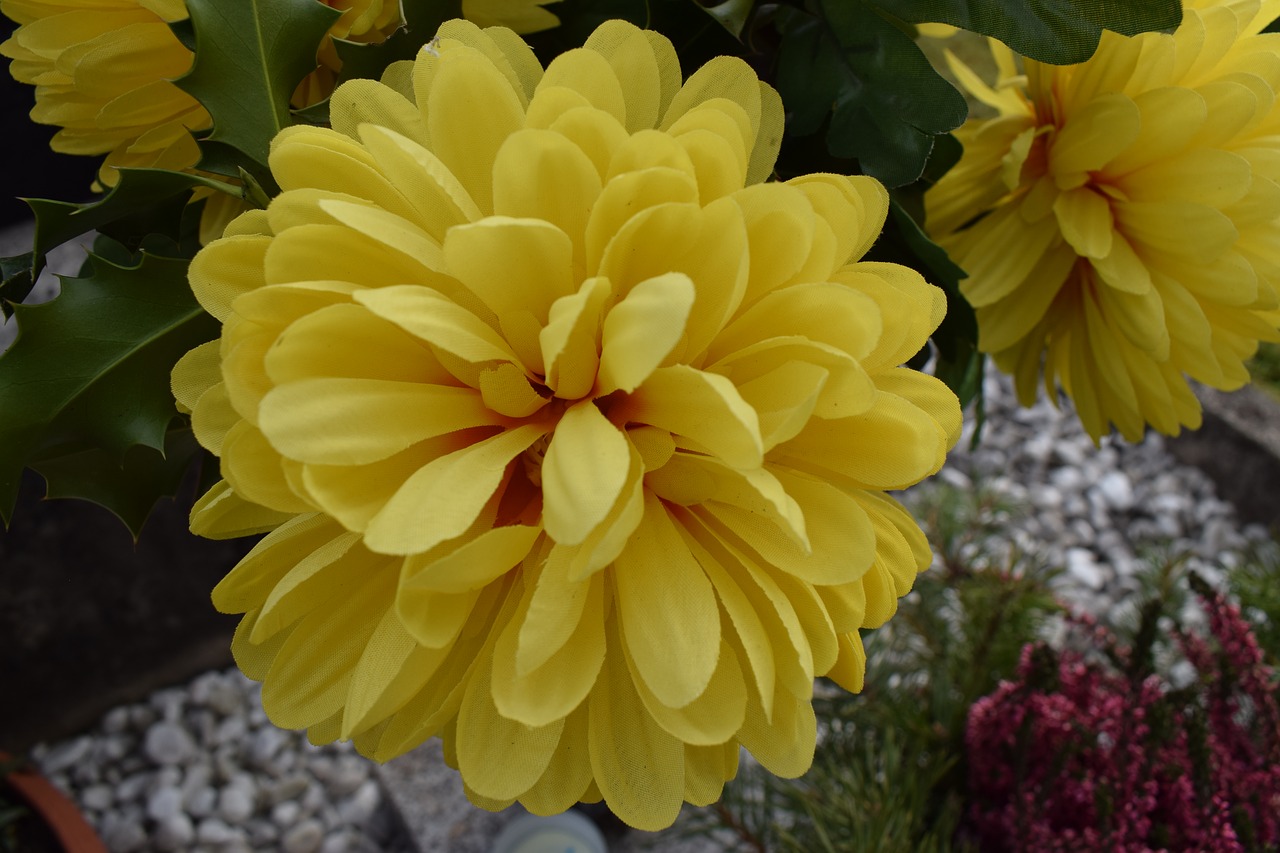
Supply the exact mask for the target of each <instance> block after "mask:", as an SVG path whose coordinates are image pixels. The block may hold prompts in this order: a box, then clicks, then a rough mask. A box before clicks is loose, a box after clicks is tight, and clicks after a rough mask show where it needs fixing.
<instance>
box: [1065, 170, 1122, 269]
mask: <svg viewBox="0 0 1280 853" xmlns="http://www.w3.org/2000/svg"><path fill="white" fill-rule="evenodd" d="M1053 212H1054V213H1055V214H1056V215H1057V217H1058V227H1059V228H1061V229H1062V236H1063V238H1064V239H1065V240H1066V241H1067V242H1068V243H1070V244H1071V246H1072V248H1074V249H1075V250H1076V252H1077V253H1079V254H1080V255H1082V256H1084V257H1087V258H1105V257H1106V256H1107V255H1108V254H1109V253H1110V252H1111V237H1112V233H1113V231H1112V227H1113V226H1112V220H1111V205H1110V204H1109V203H1108V202H1107V200H1106V199H1105V198H1103V197H1102V196H1101V195H1099V194H1098V193H1096V192H1094V191H1093V190H1091V189H1089V188H1088V187H1079V188H1078V189H1074V190H1071V191H1069V192H1064V193H1062V194H1061V195H1059V196H1058V200H1057V201H1055V202H1054V203H1053Z"/></svg>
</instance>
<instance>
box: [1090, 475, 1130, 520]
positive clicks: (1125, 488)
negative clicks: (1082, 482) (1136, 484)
mask: <svg viewBox="0 0 1280 853" xmlns="http://www.w3.org/2000/svg"><path fill="white" fill-rule="evenodd" d="M1098 491H1099V492H1101V493H1102V497H1103V498H1104V499H1105V500H1106V502H1107V504H1108V505H1109V506H1110V507H1111V508H1112V509H1115V510H1118V511H1120V512H1125V511H1127V510H1130V509H1132V508H1133V483H1131V482H1130V481H1129V477H1128V476H1127V475H1126V474H1125V473H1124V472H1123V471H1108V472H1107V473H1106V474H1104V475H1103V476H1102V479H1101V480H1099V481H1098Z"/></svg>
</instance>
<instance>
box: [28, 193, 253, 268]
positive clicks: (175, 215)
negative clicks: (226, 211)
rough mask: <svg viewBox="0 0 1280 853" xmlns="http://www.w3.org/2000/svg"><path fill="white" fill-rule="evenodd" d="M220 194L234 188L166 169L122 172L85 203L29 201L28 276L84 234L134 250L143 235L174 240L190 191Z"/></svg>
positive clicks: (46, 200) (35, 199) (45, 200)
mask: <svg viewBox="0 0 1280 853" xmlns="http://www.w3.org/2000/svg"><path fill="white" fill-rule="evenodd" d="M199 186H205V187H212V188H215V189H218V190H220V191H223V190H227V189H232V190H234V191H235V192H237V193H238V192H239V190H238V189H236V188H234V187H230V186H229V185H228V184H225V183H222V182H220V181H216V180H213V179H211V178H205V177H201V176H199V175H192V174H188V173H186V172H170V171H168V170H167V169H121V170H120V181H119V182H118V183H117V184H116V185H115V186H114V187H113V188H112V189H111V191H110V192H109V193H107V194H106V195H105V196H103V197H102V198H101V199H99V200H98V201H95V202H92V203H90V204H71V203H70V202H65V201H53V200H51V199H43V198H32V199H27V200H26V201H27V205H28V206H29V207H30V208H31V211H32V212H33V213H34V214H35V217H36V236H35V246H34V249H33V254H32V276H33V278H34V277H35V276H36V275H39V272H40V268H41V267H42V266H43V265H44V256H45V254H46V253H47V252H49V250H51V249H53V248H56V247H57V246H61V245H62V244H63V243H65V242H67V241H68V240H70V239H72V238H74V237H79V236H80V235H81V234H85V233H87V232H89V231H93V230H98V231H101V232H103V233H105V234H109V235H111V236H112V237H114V238H115V239H117V240H119V241H120V242H121V243H123V244H124V245H126V246H128V247H131V248H136V247H137V246H138V245H140V244H141V242H142V239H143V238H144V237H146V235H148V234H152V233H164V234H170V236H174V237H175V238H176V237H177V235H178V232H177V228H178V225H179V224H180V221H181V218H182V216H181V215H182V208H183V207H184V206H185V205H186V203H187V201H188V200H189V199H190V197H191V191H192V189H193V188H195V187H199Z"/></svg>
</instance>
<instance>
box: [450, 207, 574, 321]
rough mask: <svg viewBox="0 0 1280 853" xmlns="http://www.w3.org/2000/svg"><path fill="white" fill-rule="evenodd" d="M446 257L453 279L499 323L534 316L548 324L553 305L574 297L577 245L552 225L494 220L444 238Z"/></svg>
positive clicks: (462, 226)
mask: <svg viewBox="0 0 1280 853" xmlns="http://www.w3.org/2000/svg"><path fill="white" fill-rule="evenodd" d="M444 256H445V259H446V260H447V261H448V264H449V272H450V274H451V275H453V276H454V277H456V278H457V279H458V280H459V281H461V282H462V283H463V284H464V285H465V286H466V287H467V289H468V290H470V291H471V292H472V293H474V294H475V295H476V296H478V297H479V298H480V300H481V301H482V302H483V303H484V304H485V305H486V306H487V307H488V308H489V310H491V311H493V313H494V314H496V315H497V316H498V317H499V318H501V317H504V316H506V315H507V314H510V313H512V312H516V311H529V312H531V313H532V314H533V316H534V317H535V318H537V319H538V321H539V322H541V323H545V322H546V320H547V312H548V311H549V310H550V308H551V304H552V303H553V302H555V301H556V300H557V299H559V298H560V297H562V296H567V295H569V294H571V293H573V292H574V287H573V243H572V241H570V239H569V237H568V236H567V235H566V234H565V232H564V231H561V230H560V229H559V228H557V227H556V226H555V225H552V224H551V223H549V222H543V221H541V220H538V219H513V218H511V217H508V216H490V217H487V218H485V219H482V220H480V221H479V222H476V223H474V224H471V225H461V226H458V227H456V228H453V229H451V230H450V231H449V236H448V237H446V238H445V243H444ZM515 282H519V286H518V287H517V286H513V285H514V283H515Z"/></svg>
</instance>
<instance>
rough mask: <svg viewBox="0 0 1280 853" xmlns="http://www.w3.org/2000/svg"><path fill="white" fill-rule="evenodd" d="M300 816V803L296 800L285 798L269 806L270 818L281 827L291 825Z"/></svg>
mask: <svg viewBox="0 0 1280 853" xmlns="http://www.w3.org/2000/svg"><path fill="white" fill-rule="evenodd" d="M301 816H302V804H301V803H299V802H298V801H297V800H285V801H284V802H282V803H276V804H275V805H274V806H272V807H271V820H273V821H274V822H275V824H276V826H279V827H281V828H285V827H290V826H293V825H294V824H295V823H297V822H298V818H299V817H301Z"/></svg>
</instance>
